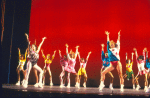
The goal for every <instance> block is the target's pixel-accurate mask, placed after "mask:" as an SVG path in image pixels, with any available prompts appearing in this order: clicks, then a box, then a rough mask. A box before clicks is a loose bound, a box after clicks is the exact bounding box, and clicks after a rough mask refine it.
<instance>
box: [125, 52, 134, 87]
mask: <svg viewBox="0 0 150 98" xmlns="http://www.w3.org/2000/svg"><path fill="white" fill-rule="evenodd" d="M133 55H134V53H132V61H131V60H130V59H128V57H127V53H126V74H125V75H124V76H123V78H127V80H129V79H131V78H132V84H133V89H135V83H134V73H133V70H132V66H133Z"/></svg>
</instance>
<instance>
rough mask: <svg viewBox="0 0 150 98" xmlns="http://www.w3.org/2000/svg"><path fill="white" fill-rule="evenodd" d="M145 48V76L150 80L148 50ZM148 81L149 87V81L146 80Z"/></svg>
mask: <svg viewBox="0 0 150 98" xmlns="http://www.w3.org/2000/svg"><path fill="white" fill-rule="evenodd" d="M145 49H146V67H147V68H148V74H147V78H148V80H150V58H148V51H147V48H145ZM148 83H149V89H150V82H149V81H148Z"/></svg>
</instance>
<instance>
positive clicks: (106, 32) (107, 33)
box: [105, 31, 109, 41]
mask: <svg viewBox="0 0 150 98" xmlns="http://www.w3.org/2000/svg"><path fill="white" fill-rule="evenodd" d="M105 34H106V35H107V41H109V32H108V31H105Z"/></svg>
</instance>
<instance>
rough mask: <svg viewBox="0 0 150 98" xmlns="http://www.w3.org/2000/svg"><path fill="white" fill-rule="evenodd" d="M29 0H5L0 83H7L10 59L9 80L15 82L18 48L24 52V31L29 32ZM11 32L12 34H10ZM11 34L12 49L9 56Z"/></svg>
mask: <svg viewBox="0 0 150 98" xmlns="http://www.w3.org/2000/svg"><path fill="white" fill-rule="evenodd" d="M30 9H31V0H6V5H5V16H4V17H5V18H4V21H5V23H4V28H5V30H4V36H3V42H2V56H1V60H2V64H1V66H2V69H1V70H2V72H1V75H2V78H1V81H2V83H7V81H8V72H9V59H10V82H9V83H16V81H17V73H16V68H17V65H18V59H19V58H18V48H20V50H21V53H22V54H24V52H25V50H26V48H27V41H26V37H25V33H29V22H30ZM13 17H14V21H13ZM12 32H13V35H12ZM11 36H12V49H11V58H10V47H11Z"/></svg>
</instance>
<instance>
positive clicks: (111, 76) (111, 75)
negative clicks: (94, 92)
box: [108, 72, 114, 90]
mask: <svg viewBox="0 0 150 98" xmlns="http://www.w3.org/2000/svg"><path fill="white" fill-rule="evenodd" d="M108 76H109V77H110V85H109V88H110V89H111V90H113V80H114V76H113V74H112V73H111V72H108Z"/></svg>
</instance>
